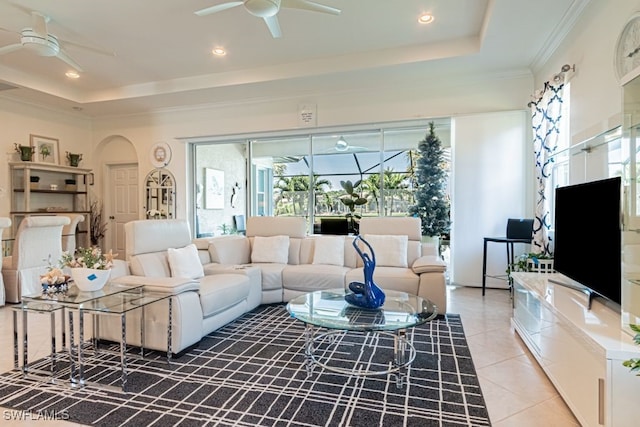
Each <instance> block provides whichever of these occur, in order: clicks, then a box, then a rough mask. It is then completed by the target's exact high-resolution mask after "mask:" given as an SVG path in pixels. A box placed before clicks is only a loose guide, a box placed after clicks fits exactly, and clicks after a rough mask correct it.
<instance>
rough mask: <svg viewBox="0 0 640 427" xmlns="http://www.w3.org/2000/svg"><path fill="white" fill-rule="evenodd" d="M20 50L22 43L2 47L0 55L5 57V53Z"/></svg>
mask: <svg viewBox="0 0 640 427" xmlns="http://www.w3.org/2000/svg"><path fill="white" fill-rule="evenodd" d="M18 49H22V45H21V44H20V43H16V44H10V45H8V46H4V47H0V55H4V54H5V53H9V52H13V51H16V50H18Z"/></svg>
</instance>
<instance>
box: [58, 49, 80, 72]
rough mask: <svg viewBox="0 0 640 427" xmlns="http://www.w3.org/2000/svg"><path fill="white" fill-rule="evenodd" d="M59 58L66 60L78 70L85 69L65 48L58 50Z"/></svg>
mask: <svg viewBox="0 0 640 427" xmlns="http://www.w3.org/2000/svg"><path fill="white" fill-rule="evenodd" d="M57 58H58V59H60V60H62V61H64V62H66V63H67V64H69V65H70V66H71V67H73V68H74V69H75V70H76V71H79V72H81V73H82V72H83V71H84V70H83V69H82V67H81V66H80V65H78V63H77V62H76V61H74V60H73V59H71V57H70V56H69V55H67V52H65V51H64V50H62V49H60V52H58V55H57Z"/></svg>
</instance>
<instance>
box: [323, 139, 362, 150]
mask: <svg viewBox="0 0 640 427" xmlns="http://www.w3.org/2000/svg"><path fill="white" fill-rule="evenodd" d="M365 150H366V147H361V146H358V145H351V144H349V143H348V142H347V140H346V139H344V137H343V136H341V137H340V138H338V140H337V141H336V143H335V145H334V146H333V147H331V148H330V149H328V150H327V151H326V152H327V153H354V152H359V151H365Z"/></svg>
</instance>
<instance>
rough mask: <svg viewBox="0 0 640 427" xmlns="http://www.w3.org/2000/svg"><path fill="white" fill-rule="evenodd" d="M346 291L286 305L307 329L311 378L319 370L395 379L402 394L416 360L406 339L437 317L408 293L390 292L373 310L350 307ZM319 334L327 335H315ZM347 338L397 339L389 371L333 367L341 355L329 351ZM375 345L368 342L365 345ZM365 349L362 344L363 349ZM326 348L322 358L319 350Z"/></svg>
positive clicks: (332, 291) (327, 292) (434, 310)
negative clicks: (334, 359) (333, 360)
mask: <svg viewBox="0 0 640 427" xmlns="http://www.w3.org/2000/svg"><path fill="white" fill-rule="evenodd" d="M346 293H347V291H345V290H344V289H330V290H324V291H315V292H311V293H308V294H304V295H301V296H298V297H296V298H294V299H292V300H291V301H289V303H288V304H287V310H288V311H289V313H290V314H291V316H292V317H294V318H295V319H298V320H300V321H301V322H303V323H304V324H305V347H304V352H305V359H306V361H305V367H306V370H307V375H308V376H309V375H311V374H312V372H313V368H314V367H315V366H320V367H323V368H325V369H327V370H329V371H333V372H338V373H342V374H347V375H358V376H370V375H387V374H394V375H395V379H396V385H397V386H398V387H399V388H402V387H403V386H404V384H405V382H406V380H407V367H408V366H409V365H411V363H412V362H413V361H414V359H415V357H416V350H415V348H414V346H413V344H412V343H411V342H410V340H408V339H407V334H406V332H407V329H410V328H413V327H415V326H418V325H421V324H423V323H426V322H428V321H430V320H432V319H434V318H435V317H436V316H437V314H438V308H437V307H436V306H435V304H433V303H432V302H431V301H429V300H427V299H424V298H422V297H419V296H417V295H411V294H408V293H406V292H397V291H386V290H385V294H386V298H385V303H384V305H383V306H382V307H380V308H378V309H375V310H369V309H363V308H360V307H355V306H352V305H350V304H349V303H347V302H346V301H345V300H344V296H345V294H346ZM317 328H322V329H328V331H325V332H319V333H316V329H317ZM348 332H360V333H365V334H374V335H376V334H377V335H390V336H392V337H393V357H392V360H390V361H389V364H388V365H386V369H363V368H362V367H359V366H358V363H357V362H356V361H354V363H355V366H354V367H344V366H336V365H332V364H330V363H329V362H330V359H331V357H332V355H334V354H340V351H336V350H325V348H326V347H327V346H331V345H333V344H335V343H338V342H339V341H340V339H339V338H340V337H341V336H342V335H344V334H346V333H348ZM366 342H371V341H370V340H365V343H366ZM363 345H364V344H363ZM320 347H322V348H323V351H322V354H319V352H318V349H320Z"/></svg>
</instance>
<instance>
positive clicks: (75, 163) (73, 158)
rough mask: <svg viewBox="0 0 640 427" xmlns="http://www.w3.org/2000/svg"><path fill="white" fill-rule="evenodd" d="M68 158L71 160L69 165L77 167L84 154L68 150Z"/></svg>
mask: <svg viewBox="0 0 640 427" xmlns="http://www.w3.org/2000/svg"><path fill="white" fill-rule="evenodd" d="M67 160H69V166H73V167H74V168H77V167H78V164H80V160H82V154H74V153H70V152H68V151H67Z"/></svg>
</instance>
